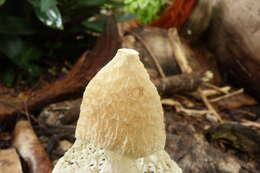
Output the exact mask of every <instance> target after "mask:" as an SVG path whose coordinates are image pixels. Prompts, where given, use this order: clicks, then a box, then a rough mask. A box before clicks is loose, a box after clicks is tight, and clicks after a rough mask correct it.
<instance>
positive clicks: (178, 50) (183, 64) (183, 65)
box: [168, 28, 192, 74]
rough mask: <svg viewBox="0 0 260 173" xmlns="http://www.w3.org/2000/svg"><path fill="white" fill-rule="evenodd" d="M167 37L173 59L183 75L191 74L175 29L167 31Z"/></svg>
mask: <svg viewBox="0 0 260 173" xmlns="http://www.w3.org/2000/svg"><path fill="white" fill-rule="evenodd" d="M168 37H169V40H170V43H171V45H172V48H173V52H174V55H175V59H176V61H177V63H178V64H179V67H180V69H181V71H182V72H183V73H188V74H189V73H192V68H191V67H190V66H189V63H188V61H187V58H186V55H185V52H184V50H183V48H182V44H181V40H180V37H179V35H178V31H177V29H176V28H170V29H169V30H168Z"/></svg>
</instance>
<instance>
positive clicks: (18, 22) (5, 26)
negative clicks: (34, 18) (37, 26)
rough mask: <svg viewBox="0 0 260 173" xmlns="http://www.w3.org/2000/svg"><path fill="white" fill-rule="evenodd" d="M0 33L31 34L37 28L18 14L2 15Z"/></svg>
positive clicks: (0, 17)
mask: <svg viewBox="0 0 260 173" xmlns="http://www.w3.org/2000/svg"><path fill="white" fill-rule="evenodd" d="M0 21H1V25H0V34H13V35H18V34H20V35H30V34H34V33H35V30H34V28H33V27H32V26H31V24H30V23H29V22H27V21H26V20H24V19H23V18H19V17H16V16H0Z"/></svg>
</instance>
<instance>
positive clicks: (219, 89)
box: [203, 83, 231, 94]
mask: <svg viewBox="0 0 260 173" xmlns="http://www.w3.org/2000/svg"><path fill="white" fill-rule="evenodd" d="M203 85H205V86H206V87H208V88H212V89H214V90H216V91H218V92H219V93H223V94H228V91H229V90H230V89H231V88H230V87H229V86H226V87H221V88H220V87H218V86H215V85H213V84H211V83H203Z"/></svg>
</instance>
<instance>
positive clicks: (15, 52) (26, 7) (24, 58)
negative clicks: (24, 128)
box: [0, 0, 119, 86]
mask: <svg viewBox="0 0 260 173" xmlns="http://www.w3.org/2000/svg"><path fill="white" fill-rule="evenodd" d="M118 4H119V3H117V2H115V1H114V0H21V1H16V0H8V1H5V0H0V59H1V61H0V62H1V63H0V81H2V82H4V83H5V84H7V85H9V86H10V85H11V84H12V83H13V82H14V81H15V79H16V78H17V76H21V75H22V76H23V77H22V78H23V79H24V78H25V79H26V80H33V79H36V78H37V77H38V76H39V74H40V72H41V71H42V70H43V69H44V68H50V67H51V64H52V62H53V61H54V62H55V61H56V62H57V61H61V62H63V61H65V59H66V60H69V61H73V58H74V59H75V58H78V57H79V56H80V54H81V53H82V52H83V51H85V50H86V49H87V48H91V47H93V46H94V45H95V43H94V40H95V39H93V36H90V35H87V34H86V33H88V32H87V31H92V32H93V31H94V32H101V31H102V28H103V25H104V23H105V20H106V17H105V16H104V15H101V14H100V9H101V8H107V7H111V6H113V7H115V6H116V5H118ZM91 17H92V20H91V21H90V20H89V19H90V18H91ZM93 17H94V19H95V20H93Z"/></svg>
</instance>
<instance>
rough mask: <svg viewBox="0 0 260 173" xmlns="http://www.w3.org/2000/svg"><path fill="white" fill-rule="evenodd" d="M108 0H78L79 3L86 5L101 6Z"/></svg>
mask: <svg viewBox="0 0 260 173" xmlns="http://www.w3.org/2000/svg"><path fill="white" fill-rule="evenodd" d="M106 2H107V0H78V2H77V3H78V4H79V5H84V6H101V5H103V4H105V3H106Z"/></svg>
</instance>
